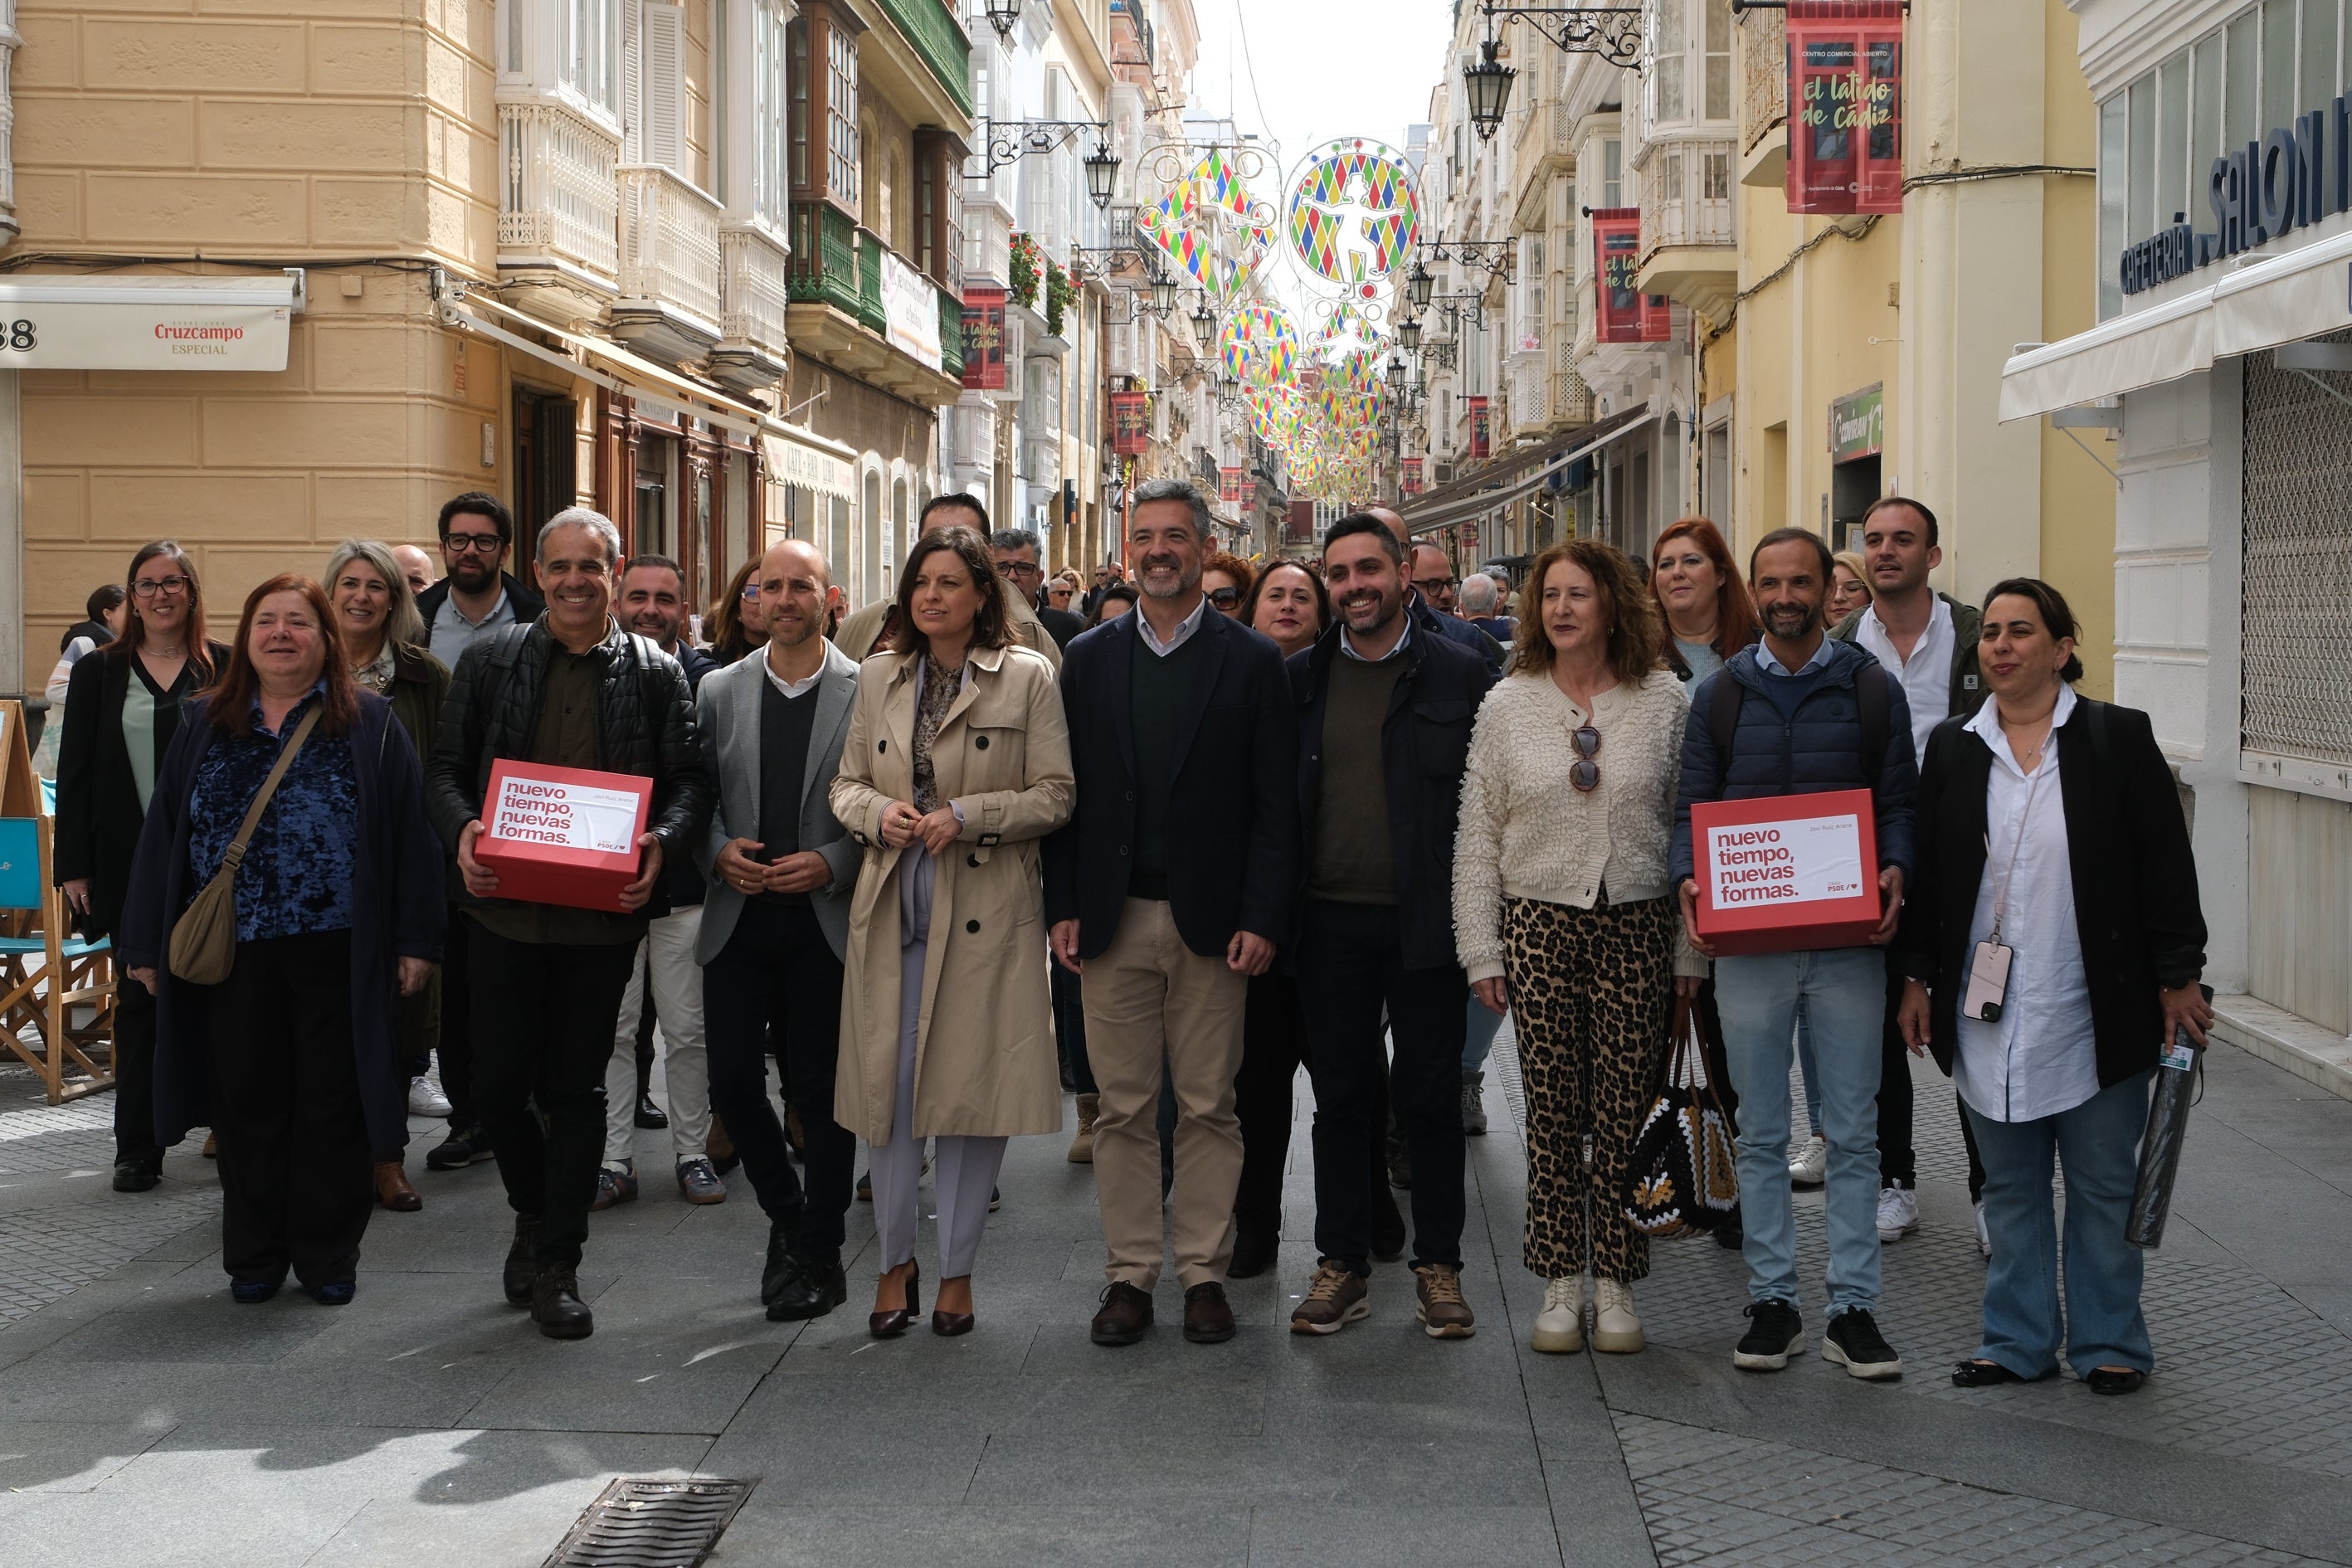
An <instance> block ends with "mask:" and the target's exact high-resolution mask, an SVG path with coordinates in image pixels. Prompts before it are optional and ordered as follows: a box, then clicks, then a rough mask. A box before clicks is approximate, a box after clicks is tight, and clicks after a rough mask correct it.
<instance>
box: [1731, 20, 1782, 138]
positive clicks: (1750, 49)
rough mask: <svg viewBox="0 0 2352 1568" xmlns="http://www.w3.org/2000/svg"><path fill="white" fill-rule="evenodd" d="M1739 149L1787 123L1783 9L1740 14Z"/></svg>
mask: <svg viewBox="0 0 2352 1568" xmlns="http://www.w3.org/2000/svg"><path fill="white" fill-rule="evenodd" d="M1739 72H1740V100H1739V137H1740V148H1739V150H1740V152H1741V153H1753V152H1754V151H1755V150H1756V144H1757V143H1758V142H1761V141H1763V140H1764V138H1765V137H1766V136H1768V135H1769V134H1771V132H1773V131H1774V130H1775V129H1777V128H1778V127H1780V126H1782V125H1786V124H1787V123H1788V122H1789V22H1788V13H1787V12H1785V11H1761V10H1759V11H1741V12H1740V13H1739Z"/></svg>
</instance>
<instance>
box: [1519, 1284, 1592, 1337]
mask: <svg viewBox="0 0 2352 1568" xmlns="http://www.w3.org/2000/svg"><path fill="white" fill-rule="evenodd" d="M1528 1345H1529V1346H1530V1347H1532V1348H1533V1349H1536V1350H1539V1351H1543V1352H1547V1353H1549V1354H1554V1355H1574V1354H1575V1353H1576V1352H1578V1351H1580V1350H1582V1349H1583V1348H1584V1280H1583V1279H1582V1278H1581V1277H1579V1278H1577V1279H1549V1280H1546V1281H1545V1282H1544V1304H1543V1310H1542V1311H1540V1312H1538V1313H1537V1314H1536V1326H1535V1332H1534V1333H1532V1334H1530V1335H1529V1336H1528Z"/></svg>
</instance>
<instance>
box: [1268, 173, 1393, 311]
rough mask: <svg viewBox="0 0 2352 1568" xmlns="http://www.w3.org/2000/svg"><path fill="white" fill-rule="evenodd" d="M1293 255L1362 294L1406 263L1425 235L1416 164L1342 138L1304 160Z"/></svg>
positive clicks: (1374, 290) (1293, 206) (1294, 184)
mask: <svg viewBox="0 0 2352 1568" xmlns="http://www.w3.org/2000/svg"><path fill="white" fill-rule="evenodd" d="M1283 227H1284V232H1285V233H1286V236H1287V237H1288V238H1289V241H1290V248H1291V254H1292V255H1293V256H1294V257H1296V258H1297V260H1298V262H1299V264H1300V265H1301V266H1303V267H1304V268H1306V269H1307V273H1308V274H1309V275H1310V276H1311V277H1312V278H1315V279H1321V280H1322V281H1323V282H1324V283H1325V284H1327V285H1331V286H1335V287H1337V288H1339V289H1342V290H1344V291H1345V292H1347V293H1348V294H1349V295H1351V296H1353V297H1355V298H1358V299H1361V300H1371V299H1375V298H1377V297H1378V296H1379V295H1380V293H1381V288H1380V283H1381V279H1385V278H1386V277H1387V276H1388V275H1389V274H1390V273H1391V272H1392V271H1394V270H1396V269H1397V268H1399V267H1401V266H1402V265H1403V264H1404V262H1405V260H1406V259H1407V258H1410V257H1411V256H1412V247H1413V244H1414V242H1415V241H1416V240H1418V239H1419V238H1420V237H1421V200H1420V197H1419V195H1418V194H1417V193H1416V191H1415V189H1414V185H1413V177H1412V166H1411V165H1410V164H1408V163H1406V162H1405V160H1404V155H1403V154H1402V153H1399V152H1397V151H1396V150H1395V149H1394V148H1392V147H1390V146H1388V145H1386V144H1385V143H1382V142H1372V141H1368V140H1366V139H1365V138H1363V137H1360V136H1355V137H1341V138H1340V139H1339V140H1338V141H1336V142H1327V143H1326V144H1324V145H1323V146H1322V147H1319V148H1318V149H1317V150H1316V151H1315V152H1314V153H1312V154H1310V155H1309V156H1308V157H1307V160H1306V162H1305V163H1301V164H1300V165H1299V168H1298V172H1297V175H1296V176H1295V177H1294V178H1293V179H1292V181H1291V185H1290V199H1289V201H1288V202H1287V203H1286V205H1285V208H1284V225H1283Z"/></svg>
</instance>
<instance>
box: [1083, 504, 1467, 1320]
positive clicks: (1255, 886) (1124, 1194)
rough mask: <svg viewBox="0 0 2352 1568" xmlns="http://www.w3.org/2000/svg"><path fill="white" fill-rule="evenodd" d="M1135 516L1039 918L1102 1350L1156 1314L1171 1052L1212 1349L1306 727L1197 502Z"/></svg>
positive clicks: (1194, 1301)
mask: <svg viewBox="0 0 2352 1568" xmlns="http://www.w3.org/2000/svg"><path fill="white" fill-rule="evenodd" d="M1132 517H1133V521H1132V523H1131V524H1130V528H1129V559H1131V560H1133V561H1134V562H1135V563H1136V565H1137V575H1138V578H1139V583H1140V585H1141V587H1142V590H1143V596H1142V599H1141V601H1140V603H1139V605H1138V606H1137V610H1136V613H1134V614H1133V615H1129V616H1120V617H1119V618H1118V620H1116V621H1111V622H1108V623H1106V624H1105V625H1103V626H1097V627H1096V628H1095V629H1094V630H1093V631H1090V632H1088V633H1087V634H1086V635H1085V636H1083V637H1079V638H1077V639H1076V641H1074V642H1072V643H1071V644H1070V647H1069V654H1068V657H1067V658H1066V661H1065V662H1064V664H1063V666H1062V702H1063V707H1064V709H1065V710H1066V713H1067V714H1068V716H1069V726H1070V732H1071V733H1072V734H1074V735H1082V736H1085V737H1087V743H1086V744H1083V745H1079V746H1076V747H1073V748H1072V752H1073V758H1074V762H1075V764H1076V769H1077V795H1078V803H1077V815H1076V816H1074V817H1072V818H1071V820H1070V822H1069V825H1068V826H1066V827H1064V828H1063V829H1061V830H1060V831H1059V832H1057V833H1055V835H1054V836H1053V837H1050V838H1048V839H1047V840H1046V841H1045V918H1046V919H1047V921H1050V922H1051V923H1052V931H1051V937H1052V942H1053V948H1054V956H1055V958H1056V959H1057V960H1058V961H1059V962H1060V963H1062V964H1063V965H1065V966H1066V968H1068V969H1070V970H1072V971H1074V972H1080V973H1084V975H1085V978H1086V985H1085V1006H1086V1025H1087V1059H1088V1061H1089V1062H1090V1064H1091V1065H1092V1067H1093V1068H1094V1076H1095V1080H1096V1083H1097V1086H1098V1087H1099V1089H1100V1090H1101V1110H1100V1112H1099V1117H1098V1120H1097V1121H1096V1123H1095V1145H1094V1168H1095V1184H1096V1191H1097V1197H1098V1200H1099V1205H1100V1207H1101V1210H1102V1221H1103V1237H1104V1240H1105V1241H1106V1243H1107V1244H1108V1249H1109V1255H1110V1256H1109V1260H1108V1263H1107V1265H1106V1266H1105V1268H1104V1273H1105V1274H1106V1275H1107V1276H1108V1279H1109V1281H1110V1282H1109V1284H1108V1286H1107V1287H1106V1288H1105V1289H1104V1290H1103V1294H1102V1310H1100V1311H1099V1312H1097V1314H1096V1315H1095V1320H1094V1325H1093V1335H1094V1341H1095V1342H1096V1343H1097V1344H1103V1345H1126V1344H1133V1343H1134V1342H1137V1341H1138V1340H1139V1339H1141V1338H1142V1337H1143V1334H1144V1331H1145V1330H1147V1329H1148V1328H1150V1324H1151V1289H1152V1287H1153V1285H1154V1284H1155V1283H1157V1281H1158V1279H1159V1278H1160V1259H1161V1250H1162V1242H1161V1221H1160V1137H1159V1130H1158V1125H1157V1120H1156V1117H1157V1111H1158V1108H1159V1100H1160V1079H1161V1075H1162V1070H1163V1064H1164V1069H1165V1073H1166V1077H1167V1079H1168V1081H1169V1083H1170V1084H1171V1087H1172V1088H1173V1089H1174V1092H1175V1097H1176V1110H1177V1122H1176V1134H1175V1148H1176V1174H1175V1186H1174V1188H1173V1189H1172V1191H1171V1194H1170V1204H1171V1209H1172V1212H1173V1215H1174V1227H1175V1254H1176V1269H1177V1275H1178V1278H1180V1279H1181V1280H1182V1281H1183V1284H1184V1337H1185V1338H1187V1339H1189V1340H1192V1341H1194V1342H1202V1343H1213V1342H1219V1341H1223V1340H1227V1339H1231V1338H1232V1337H1233V1332H1234V1315H1233V1310H1232V1308H1231V1307H1229V1306H1228V1305H1227V1304H1226V1302H1225V1293H1224V1279H1225V1270H1226V1268H1227V1266H1228V1265H1229V1264H1230V1263H1231V1261H1232V1258H1233V1247H1234V1189H1235V1188H1236V1187H1237V1186H1238V1185H1239V1184H1240V1182H1241V1171H1242V1134H1241V1123H1240V1121H1238V1120H1237V1119H1236V1118H1235V1116H1234V1074H1235V1073H1236V1072H1237V1071H1238V1070H1239V1069H1240V1067H1241V1059H1242V1008H1243V1000H1244V995H1245V994H1246V992H1247V987H1248V980H1249V977H1250V976H1251V975H1254V974H1263V973H1265V969H1266V966H1267V965H1268V964H1269V963H1272V962H1273V959H1274V951H1275V942H1276V940H1277V939H1278V938H1279V937H1281V936H1283V935H1284V934H1286V932H1287V931H1288V929H1289V924H1290V905H1291V898H1292V893H1293V884H1294V881H1295V879H1296V872H1295V867H1296V865H1297V853H1298V839H1297V806H1296V804H1295V802H1294V799H1293V791H1294V790H1295V788H1296V787H1297V763H1298V753H1297V727H1296V723H1295V721H1294V719H1293V717H1292V713H1291V704H1290V700H1289V693H1288V691H1287V690H1286V688H1285V685H1284V682H1283V674H1282V655H1281V654H1280V653H1279V652H1277V651H1276V648H1275V646H1274V645H1273V644H1272V643H1270V642H1268V641H1267V640H1266V639H1265V638H1264V637H1260V636H1258V635H1257V634H1256V633H1255V632H1254V631H1251V630H1250V629H1249V628H1248V627H1246V626H1243V625H1242V624H1241V623H1240V622H1238V621H1235V620H1231V619H1229V618H1227V617H1226V616H1221V615H1218V614H1217V613H1216V612H1215V611H1214V610H1213V609H1212V608H1211V607H1210V605H1209V601H1208V599H1207V598H1206V596H1204V595H1202V592H1201V573H1202V567H1203V566H1204V564H1205V563H1206V561H1207V551H1208V543H1207V540H1208V524H1209V508H1208V503H1207V502H1206V501H1205V500H1202V496H1201V493H1200V492H1199V491H1198V490H1196V489H1193V488H1192V486H1191V485H1190V484H1187V483H1185V482H1184V481H1183V480H1181V479H1155V480H1152V481H1151V482H1150V483H1149V484H1146V485H1144V486H1142V487H1141V488H1140V489H1138V490H1137V491H1136V494H1135V508H1134V511H1133V513H1132ZM1455 1005H1456V1007H1457V1009H1458V1008H1459V1006H1460V1003H1459V1000H1458V997H1457V1001H1456V1003H1455ZM1359 1158H1360V1156H1359Z"/></svg>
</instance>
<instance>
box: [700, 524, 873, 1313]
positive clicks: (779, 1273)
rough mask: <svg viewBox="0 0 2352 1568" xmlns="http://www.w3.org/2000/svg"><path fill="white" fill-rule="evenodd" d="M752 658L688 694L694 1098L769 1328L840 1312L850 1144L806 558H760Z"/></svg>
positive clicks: (834, 693) (802, 546)
mask: <svg viewBox="0 0 2352 1568" xmlns="http://www.w3.org/2000/svg"><path fill="white" fill-rule="evenodd" d="M757 581H758V583H759V584H760V602H761V605H764V606H766V608H767V612H768V640H767V645H766V646H765V647H762V648H761V650H760V651H759V652H758V653H757V654H755V655H754V656H753V657H751V658H745V659H742V660H740V661H738V662H737V663H735V664H731V665H730V666H728V667H727V668H725V669H722V670H720V671H719V672H718V673H717V674H715V675H713V676H711V677H710V678H709V679H707V680H705V681H704V682H703V683H702V689H701V691H700V693H699V694H698V700H697V709H698V713H699V716H700V726H699V731H700V735H701V741H702V754H703V759H704V765H705V767H706V769H707V770H708V771H709V773H710V775H711V777H712V778H713V779H714V780H716V781H717V784H718V788H719V804H718V805H717V807H716V808H715V809H714V810H713V812H712V813H711V817H710V826H709V830H708V831H707V832H706V833H705V835H704V837H703V841H702V844H701V845H700V847H698V850H697V852H696V858H697V860H698V861H699V862H700V863H701V865H702V867H703V868H704V870H705V871H706V873H707V874H708V876H709V883H710V895H709V906H708V908H707V910H705V912H704V915H703V919H702V933H701V941H700V943H699V946H698V949H697V952H696V956H697V957H698V959H699V960H700V961H701V963H702V964H703V971H702V996H703V1006H704V1017H705V1019H706V1021H707V1023H708V1026H709V1037H710V1098H711V1102H712V1103H713V1104H714V1105H716V1106H717V1107H718V1109H719V1115H720V1116H722V1117H724V1118H725V1119H726V1121H727V1127H728V1131H729V1132H730V1135H731V1136H732V1137H733V1138H734V1140H735V1148H736V1151H737V1152H739V1153H740V1154H741V1155H742V1157H743V1173H744V1174H745V1175H747V1176H749V1177H750V1178H751V1190H752V1191H753V1192H754V1193H756V1194H759V1199H760V1208H761V1212H762V1213H764V1214H765V1215H767V1216H768V1257H767V1263H766V1266H765V1267H764V1268H762V1269H761V1276H760V1300H761V1305H763V1306H765V1307H766V1308H767V1310H768V1316H769V1318H770V1319H771V1320H772V1321H777V1322H788V1321H795V1320H798V1319H803V1318H815V1317H822V1316H824V1314H825V1313H827V1312H830V1311H832V1310H834V1309H835V1307H837V1306H839V1305H841V1303H842V1302H843V1301H844V1300H846V1299H847V1296H848V1282H847V1280H846V1279H845V1276H844V1275H843V1273H842V1268H841V1247H842V1241H843V1237H844V1234H845V1226H844V1218H845V1215H847V1214H848V1212H849V1202H850V1173H851V1171H852V1170H853V1169H855V1167H856V1161H857V1140H856V1137H854V1136H853V1135H852V1134H851V1133H849V1132H848V1131H846V1130H845V1129H844V1128H843V1127H842V1126H841V1125H840V1124H839V1123H837V1122H836V1121H835V1120H834V1116H833V1083H834V1068H835V1061H836V1059H837V1055H838V1051H839V1047H840V1043H841V988H842V973H843V972H842V953H843V951H844V949H845V946H846V944H847V942H848V938H849V902H850V895H851V894H852V893H853V892H855V891H856V886H857V869H858V866H859V864H860V861H861V858H862V852H861V851H860V850H859V849H858V847H857V846H856V844H855V843H853V842H852V841H851V840H850V838H849V837H848V831H847V829H845V828H844V827H843V826H842V825H841V823H840V822H839V821H838V820H837V819H836V818H835V816H834V815H833V808H832V805H830V800H831V794H832V789H833V778H834V774H835V773H837V772H839V771H840V767H841V749H842V743H843V741H844V738H845V736H846V735H847V733H848V731H849V717H850V709H851V708H852V706H854V702H855V699H856V695H857V666H856V664H855V663H853V662H852V661H851V660H850V658H848V656H847V655H845V654H844V653H843V652H842V651H841V650H840V649H839V648H837V647H835V646H834V645H833V644H831V643H829V642H827V641H826V640H825V637H824V630H825V627H826V626H830V625H831V624H832V622H833V618H834V616H835V614H836V613H837V612H838V611H839V609H840V607H841V590H840V589H839V588H836V587H835V586H834V584H833V573H832V570H831V569H830V568H829V567H828V566H827V565H826V564H825V560H824V556H823V555H821V554H819V553H818V552H817V550H816V547H815V546H814V545H813V544H808V543H804V542H801V541H799V540H790V539H788V540H785V541H783V542H781V543H778V544H776V545H773V546H772V547H771V548H770V549H769V551H768V553H767V554H766V555H765V556H764V557H762V558H761V562H760V569H759V573H758V574H757ZM771 1038H772V1039H773V1041H774V1047H775V1052H776V1071H777V1075H778V1076H779V1077H780V1078H781V1079H782V1080H783V1086H784V1089H785V1090H786V1092H787V1095H788V1097H789V1098H790V1100H792V1103H793V1107H794V1108H795V1109H796V1110H798V1111H799V1112H800V1122H801V1136H802V1138H803V1140H804V1142H805V1154H806V1158H807V1171H808V1189H807V1192H806V1193H805V1194H803V1192H802V1190H801V1184H800V1183H799V1181H798V1180H797V1179H795V1177H794V1176H793V1163H792V1159H791V1156H790V1155H789V1154H788V1153H787V1152H786V1150H785V1144H784V1132H783V1129H782V1126H781V1125H780V1124H779V1123H778V1122H777V1120H776V1108H775V1103H774V1101H772V1100H770V1099H769V1098H768V1093H767V1077H768V1064H767V1058H768V1049H769V1042H770V1040H771Z"/></svg>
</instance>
